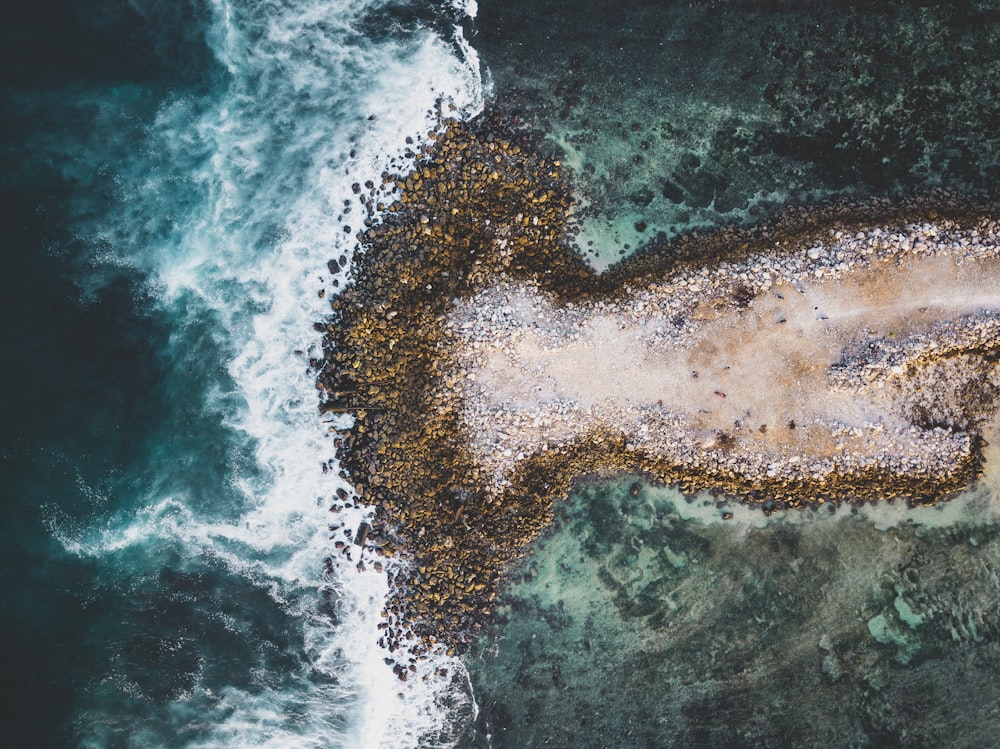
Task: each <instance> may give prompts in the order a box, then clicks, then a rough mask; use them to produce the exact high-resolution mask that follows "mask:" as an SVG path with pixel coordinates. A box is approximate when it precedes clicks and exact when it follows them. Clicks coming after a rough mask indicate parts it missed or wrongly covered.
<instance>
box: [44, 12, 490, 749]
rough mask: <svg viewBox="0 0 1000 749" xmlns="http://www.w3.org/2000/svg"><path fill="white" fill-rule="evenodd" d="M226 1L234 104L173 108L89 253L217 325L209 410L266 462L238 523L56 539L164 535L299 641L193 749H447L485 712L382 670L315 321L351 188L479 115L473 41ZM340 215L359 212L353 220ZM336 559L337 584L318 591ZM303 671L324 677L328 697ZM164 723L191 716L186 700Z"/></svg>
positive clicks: (187, 523) (342, 243) (376, 602)
mask: <svg viewBox="0 0 1000 749" xmlns="http://www.w3.org/2000/svg"><path fill="white" fill-rule="evenodd" d="M213 5H214V23H213V26H212V28H211V29H209V32H208V34H207V38H208V40H209V43H210V45H211V47H212V49H213V51H214V53H215V54H216V56H217V58H218V59H219V61H220V63H221V64H222V65H223V67H224V68H225V70H226V71H228V75H229V79H228V85H227V87H226V89H225V90H224V91H223V92H221V95H220V96H218V97H215V96H213V97H212V98H210V99H209V98H206V99H204V100H192V99H188V98H177V99H174V100H168V101H166V102H165V103H164V104H163V105H162V107H161V108H160V110H159V113H158V116H157V118H156V121H155V123H153V125H152V126H151V128H150V132H149V140H148V143H147V144H146V146H145V156H146V157H148V158H138V159H137V160H136V161H135V162H133V163H131V164H129V165H124V166H122V167H121V174H120V175H119V177H118V184H119V189H120V198H121V200H120V206H121V213H120V215H117V216H114V217H112V219H111V220H110V221H109V222H108V223H107V224H105V225H103V226H102V227H101V228H100V231H99V233H98V234H97V235H96V236H93V237H92V239H94V240H95V243H97V242H99V243H100V244H101V245H102V246H104V247H108V248H111V249H110V252H104V254H103V259H101V260H100V262H104V263H107V262H115V263H123V262H124V263H128V264H130V265H132V266H134V267H136V268H138V269H140V270H141V271H143V272H145V273H147V274H148V275H149V277H150V279H151V283H152V284H153V285H154V286H155V287H156V288H157V290H158V293H159V296H160V299H161V301H162V304H163V305H164V306H165V307H166V308H169V309H174V310H184V313H185V314H186V315H187V317H188V318H189V320H190V323H191V324H204V322H205V321H206V320H213V321H214V324H213V325H212V327H211V330H212V335H213V336H215V337H216V339H217V343H218V345H219V346H220V348H221V349H222V351H223V352H224V356H225V358H226V360H227V368H228V374H229V377H230V378H231V380H232V382H233V383H234V385H235V395H234V394H232V393H222V392H219V393H216V394H214V395H211V396H210V397H209V399H208V403H209V407H210V408H212V409H215V410H217V411H218V412H219V413H220V414H221V415H222V417H223V418H224V420H225V422H226V423H227V425H228V426H229V427H230V428H231V430H232V431H233V433H234V434H238V435H244V437H245V438H246V439H247V440H248V441H249V443H250V444H252V445H253V454H254V457H255V462H256V465H255V466H253V470H240V469H239V468H238V467H233V469H232V471H231V476H232V482H233V483H234V484H235V486H236V488H237V489H238V490H239V493H240V494H241V495H242V497H243V498H244V503H243V507H242V508H241V509H240V510H239V511H238V513H237V514H235V515H232V516H228V517H225V518H222V519H220V518H218V517H213V518H211V519H206V517H205V516H204V513H200V512H198V511H197V510H195V509H193V508H191V507H188V506H187V504H186V502H185V499H186V498H185V497H184V496H183V495H182V494H176V493H174V494H169V495H168V496H162V495H159V494H158V493H157V491H153V492H152V493H151V495H150V496H149V498H148V502H147V506H146V509H144V510H142V511H140V512H139V513H137V514H135V515H134V516H132V517H129V518H124V519H121V518H119V519H118V521H117V522H114V523H111V524H102V525H101V527H93V528H91V529H89V531H80V532H76V531H75V532H73V533H71V534H70V533H63V534H62V537H63V541H64V543H65V544H66V546H67V548H69V549H71V550H72V551H75V552H77V553H80V554H86V555H91V556H95V557H101V556H104V555H108V554H112V553H115V552H117V551H120V550H121V549H123V548H128V547H129V546H131V545H133V544H141V543H144V542H145V541H148V540H149V539H150V538H166V539H171V540H173V541H174V542H175V543H176V544H178V545H180V546H181V547H182V548H184V549H185V550H186V552H187V553H190V554H191V555H192V557H198V556H202V555H210V556H211V557H212V558H214V559H216V560H219V561H220V562H222V563H223V564H224V565H225V566H226V567H227V568H228V569H229V570H231V571H233V572H235V573H237V574H239V575H241V576H243V577H244V578H245V579H247V580H249V581H251V582H252V583H253V584H255V585H259V586H261V587H263V588H264V589H266V590H267V591H268V592H269V594H270V595H271V596H272V597H273V598H274V599H275V600H276V601H278V602H279V603H280V604H281V605H282V606H284V607H285V608H286V609H287V610H289V611H290V612H292V613H293V614H294V616H295V618H296V620H297V621H298V622H300V623H301V626H302V628H303V633H302V636H303V640H304V642H305V648H306V661H307V662H306V663H305V664H304V665H303V666H302V668H303V669H304V670H303V672H302V673H296V674H290V675H288V676H289V678H288V679H285V680H282V681H279V682H277V683H278V684H280V685H281V686H276V687H270V688H268V689H265V690H263V691H261V692H256V693H253V694H251V693H249V692H247V691H246V690H245V689H242V688H237V687H235V686H234V687H232V688H231V689H227V690H224V693H223V694H221V695H215V696H214V697H215V699H217V700H220V701H221V705H222V708H223V709H217V710H214V711H213V714H214V715H219V716H224V717H222V718H221V719H214V718H213V719H208V718H206V720H205V722H206V728H205V730H203V731H202V732H200V733H199V737H198V738H197V739H195V740H194V741H193V744H192V745H194V746H203V747H231V746H266V747H293V746H294V747H300V746H301V747H308V746H317V747H318V746H323V747H330V746H351V747H398V748H400V749H402V748H404V747H407V746H416V745H417V744H418V742H420V743H422V744H423V745H428V744H435V745H444V744H447V743H448V739H447V738H446V737H447V736H448V735H450V729H449V725H448V724H449V722H454V721H461V720H463V719H466V720H467V719H468V718H469V716H471V715H472V714H473V713H474V711H475V704H474V702H473V700H472V696H471V690H470V689H469V688H468V685H467V683H466V684H463V683H462V679H461V678H458V679H455V678H452V679H451V680H450V681H449V680H446V679H441V678H433V677H432V678H430V679H428V680H426V681H425V680H423V679H421V678H413V679H411V680H409V681H408V682H406V683H402V682H400V681H399V680H398V679H396V677H395V676H394V675H393V673H392V671H391V669H390V667H389V666H388V665H386V664H385V662H384V661H383V657H384V655H385V652H384V651H383V650H382V649H381V648H379V646H378V644H377V640H378V636H379V634H380V633H379V630H378V629H377V625H378V623H379V621H380V612H381V609H382V606H383V603H384V599H385V596H386V592H387V580H386V576H385V574H384V573H377V572H375V571H373V570H372V569H371V567H369V569H368V571H365V572H359V571H358V570H357V569H356V568H355V566H354V563H352V562H348V561H347V560H346V559H345V558H344V557H342V556H341V555H340V554H339V553H334V552H333V548H332V544H333V542H332V540H331V534H330V531H329V530H328V528H327V526H328V524H329V523H331V520H332V519H333V516H332V515H331V514H330V513H329V512H328V507H329V505H330V498H331V497H332V495H333V494H334V492H335V491H336V489H337V488H338V487H346V484H345V483H344V482H343V481H342V480H341V479H340V478H339V477H338V475H337V468H336V466H334V468H333V470H332V471H330V472H329V473H324V472H322V471H321V470H320V467H321V464H322V463H323V462H324V461H326V460H328V459H330V458H331V457H332V454H333V445H332V440H331V439H330V435H329V433H328V431H327V425H325V424H322V423H321V422H320V418H319V416H318V410H317V400H316V396H315V392H316V391H315V386H314V378H315V374H314V373H313V372H311V371H309V367H308V361H309V359H310V358H311V357H317V356H319V355H320V350H319V344H320V341H319V335H318V334H317V333H316V332H315V331H314V330H313V327H312V324H313V322H314V321H319V320H322V319H324V317H325V316H326V315H327V314H328V312H329V307H328V299H329V295H330V294H332V292H333V289H332V288H331V286H330V285H329V281H330V278H329V274H328V273H327V272H326V261H327V260H328V259H330V258H337V257H339V256H340V255H345V256H347V257H348V258H350V257H351V255H352V253H353V250H354V246H355V240H354V233H355V232H357V230H358V228H359V227H360V226H361V221H362V218H363V216H362V215H361V211H359V207H360V206H359V205H358V201H357V197H356V196H355V195H354V193H353V191H352V187H351V186H352V184H353V183H354V182H362V183H363V182H364V181H365V180H367V179H373V180H378V179H379V175H380V174H381V172H382V171H383V170H384V169H387V168H389V160H390V158H391V157H393V156H398V155H399V154H401V153H402V151H403V150H404V149H405V143H404V139H405V137H406V136H407V135H414V134H417V133H419V132H421V131H426V130H427V129H428V128H429V127H431V126H433V117H432V116H430V114H429V113H430V112H431V111H432V110H433V109H434V107H435V103H436V101H437V100H438V99H439V98H442V97H443V98H445V99H446V100H448V101H450V102H453V103H454V104H455V105H456V106H457V108H458V112H459V113H460V114H464V115H469V114H472V113H474V112H475V111H478V109H479V108H481V106H482V97H483V90H482V88H483V87H482V79H481V75H480V70H479V60H478V58H477V57H476V55H475V52H474V51H473V50H472V49H471V47H470V46H469V45H468V43H467V42H466V40H465V39H464V38H463V37H462V33H461V29H460V28H456V29H455V30H454V33H455V36H454V38H453V39H449V40H446V39H441V38H439V37H438V36H436V35H435V34H434V33H432V32H431V31H428V30H419V29H418V30H415V31H414V32H413V33H409V34H405V35H400V38H392V37H389V38H387V39H385V40H383V41H379V42H377V43H375V42H372V41H370V40H366V39H365V38H364V37H363V36H361V35H359V34H358V33H357V31H356V30H355V29H356V26H357V24H358V22H359V20H360V19H361V18H362V17H363V16H364V15H365V13H367V12H369V11H372V10H375V9H377V8H378V6H379V5H380V3H379V2H377V0H368V1H367V2H360V3H359V2H355V1H354V0H351V1H348V0H335V1H334V2H329V1H328V0H289V1H288V2H283V3H258V2H231V1H230V0H216V2H214V4H213ZM456 9H457V10H460V11H461V10H464V11H465V12H466V13H467V14H472V13H474V12H475V9H476V6H475V3H474V2H467V3H457V4H456ZM456 50H460V52H461V55H460V56H459V55H458V54H456ZM345 201H346V202H347V203H348V204H349V205H350V206H351V208H352V210H351V212H350V213H348V214H346V215H344V216H342V215H341V213H342V211H343V210H344V206H345ZM345 226H350V227H351V230H350V231H347V230H345V228H344V227H345ZM150 236H152V237H153V238H152V239H149V237H150ZM340 280H341V282H343V280H344V279H343V278H342V279H340ZM321 289H324V290H325V291H326V292H327V294H328V296H327V298H326V299H321V298H320V295H319V292H320V290H321ZM179 330H180V332H179V333H178V335H179V336H183V333H184V326H181V328H180V329H179ZM234 404H237V405H238V407H234ZM163 470H165V471H169V470H171V469H170V468H169V467H167V466H165V467H164V468H163ZM163 485H164V486H166V487H167V490H166V491H169V487H170V486H171V484H170V482H169V481H167V482H163ZM158 486H159V485H158ZM368 514H369V509H368V508H354V509H351V510H347V511H345V512H343V513H341V514H340V516H338V518H337V520H339V521H340V522H342V523H344V527H346V528H347V529H351V528H354V527H357V525H358V523H360V522H361V521H362V520H363V519H364V518H366V517H368ZM58 525H59V519H58V518H54V520H53V526H58ZM327 555H329V556H330V557H331V559H332V560H333V563H334V568H333V572H332V573H327V574H324V569H323V562H322V560H323V559H324V557H325V556H327ZM322 588H332V589H333V590H334V591H335V594H336V595H335V600H336V611H337V614H338V620H337V621H336V622H334V620H333V619H332V618H330V617H329V616H320V615H318V614H317V613H316V601H317V595H316V591H317V590H319V589H322ZM438 666H442V667H447V668H448V670H449V673H451V674H453V675H454V674H459V675H461V674H462V673H464V671H463V667H462V665H461V663H460V662H459V661H458V660H457V659H454V658H451V659H449V658H446V657H445V656H443V655H441V656H437V657H436V659H434V660H433V662H431V663H430V664H428V665H425V666H424V667H423V669H424V670H425V671H426V672H430V673H433V671H434V669H435V668H436V667H438ZM309 671H315V672H319V673H321V674H324V675H325V676H326V677H328V679H327V680H326V681H323V682H322V683H316V680H312V679H310V678H309V674H308V672H309ZM445 702H448V704H449V705H451V707H449V708H447V709H446V708H445V707H444V704H445ZM171 709H172V710H174V711H175V712H176V713H177V714H178V715H181V714H182V713H184V712H185V711H186V710H190V709H191V706H190V704H188V703H187V702H186V701H184V700H179V701H178V702H177V703H176V704H175V705H174V706H173V707H172V708H171ZM338 715H340V716H346V719H344V720H335V719H334V717H333V716H338ZM290 716H294V717H290ZM178 720H180V718H178ZM185 720H186V718H185ZM134 740H135V741H137V742H141V741H143V740H144V739H142V737H141V736H136V737H135V739H134Z"/></svg>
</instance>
